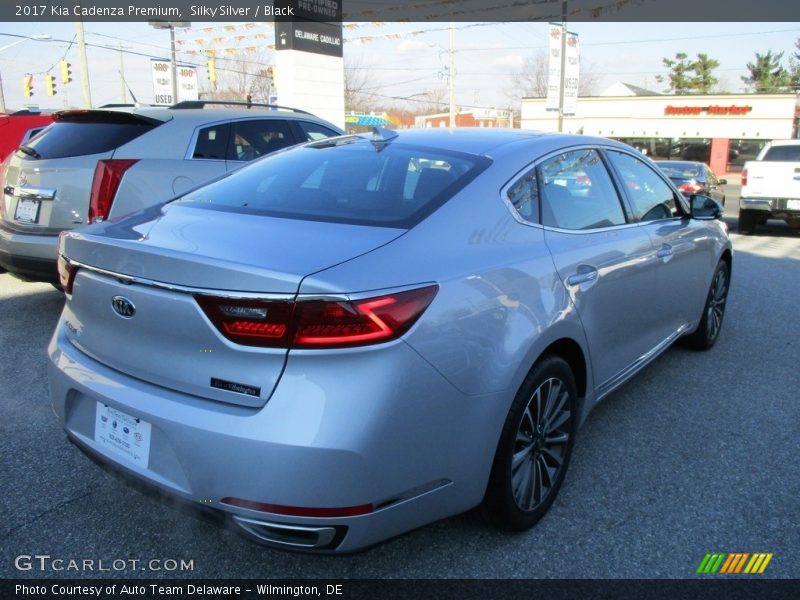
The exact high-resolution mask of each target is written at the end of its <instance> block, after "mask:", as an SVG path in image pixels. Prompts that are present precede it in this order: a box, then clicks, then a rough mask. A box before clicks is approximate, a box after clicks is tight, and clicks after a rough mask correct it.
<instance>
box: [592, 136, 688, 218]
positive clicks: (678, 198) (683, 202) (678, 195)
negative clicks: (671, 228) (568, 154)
mask: <svg viewBox="0 0 800 600" xmlns="http://www.w3.org/2000/svg"><path fill="white" fill-rule="evenodd" d="M599 148H602V149H603V152H609V151H613V152H619V153H620V154H627V155H628V156H631V157H633V158H636V159H638V160H641V159H642V158H644V159H646V160H644V161H642V162H643V163H644V164H645V165H646V166H647V167H649V168H650V170H651V171H653V172H654V173H655V174H656V176H657V177H660V178H661V180H662V181H663V182H664V183H666V184H667V187H669V189H671V190H672V193H673V194H674V196H675V202H676V203H678V204H680V206H681V208H683V210H684V213H685V214H686V218H690V217H691V215H692V210H691V208H692V207H691V206H690V205H689V201H688V200H687V199H686V196H684V195H683V193H682V192H681V191H680V190H678V187H677V186H676V185H675V184H674V183H672V180H671V179H670V178H669V177H667V176H666V174H664V172H663V171H662V170H661V169H659V168H658V165H657V164H655V163H654V162H653V160H652V159H651V158H649V157H647V156H645V155H644V154H641V153H638V154H637V153H636V152H635V151H634V152H631V151H629V150H627V149H626V148H617V147H616V146H599ZM607 160H608V162H609V163H611V159H610V158H607ZM610 168H611V169H612V170H613V171H614V175H617V172H616V169H615V167H614V165H613V163H612V164H610ZM626 203H627V198H626ZM633 208H634V207H633V206H631V209H633ZM631 216H633V217H636V215H631ZM680 218H681V217H672V219H680ZM669 220H671V219H655V220H653V221H641V220H638V218H637V223H655V222H658V221H669Z"/></svg>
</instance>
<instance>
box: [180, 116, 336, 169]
mask: <svg viewBox="0 0 800 600" xmlns="http://www.w3.org/2000/svg"><path fill="white" fill-rule="evenodd" d="M264 120H281V121H285V122H286V123H287V125H289V130H290V131H291V132H292V134H293V135H294V131H293V130H292V126H291V125H290V124H289V122H290V121H300V120H303V121H307V122H309V123H317V121H315V120H314V118H312V115H305V117H304V118H302V119H301V118H300V117H299V116H297V115H291V116H289V115H277V114H276V115H269V114H258V115H252V116H251V115H248V116H246V117H233V118H230V119H219V120H217V121H208V122H207V123H201V124H199V125H195V127H194V130H193V131H192V136H191V137H190V138H189V146H188V147H187V149H186V153H185V154H184V156H183V159H184V160H216V161H220V162H227V161H226V160H225V159H224V158H222V159H220V158H192V155H193V154H194V148H195V146H196V145H197V137H198V136H199V135H200V130H201V129H205V128H206V127H213V126H214V125H233V124H234V123H238V122H240V121H264ZM318 124H319V125H320V126H323V127H327V126H326V125H324V123H322V122H319V123H318ZM296 143H302V142H296Z"/></svg>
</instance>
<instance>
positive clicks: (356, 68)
mask: <svg viewBox="0 0 800 600" xmlns="http://www.w3.org/2000/svg"><path fill="white" fill-rule="evenodd" d="M370 71H371V70H370V68H369V67H367V66H366V65H365V64H364V62H363V61H362V60H361V58H352V57H350V56H348V57H346V58H345V60H344V109H345V111H347V112H356V113H369V112H374V111H375V110H376V108H377V105H378V104H379V102H377V101H376V96H375V95H374V90H375V89H377V88H376V87H375V85H374V83H375V82H374V81H373V80H372V79H373V78H371V77H370Z"/></svg>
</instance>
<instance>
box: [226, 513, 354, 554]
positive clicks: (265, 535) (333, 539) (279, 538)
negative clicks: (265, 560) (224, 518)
mask: <svg viewBox="0 0 800 600" xmlns="http://www.w3.org/2000/svg"><path fill="white" fill-rule="evenodd" d="M232 518H233V522H234V523H235V524H236V525H237V526H239V527H240V528H241V529H243V530H244V531H245V532H246V533H248V534H250V535H251V536H253V537H255V538H257V539H258V540H260V541H262V542H265V543H267V544H274V545H277V546H281V547H283V548H291V549H295V550H334V549H335V548H336V546H338V545H339V544H340V543H341V541H342V539H344V535H345V533H346V532H347V527H309V526H306V525H287V524H285V523H274V522H272V521H261V520H258V519H248V518H245V517H240V516H238V515H233V516H232Z"/></svg>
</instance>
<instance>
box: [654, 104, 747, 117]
mask: <svg viewBox="0 0 800 600" xmlns="http://www.w3.org/2000/svg"><path fill="white" fill-rule="evenodd" d="M751 110H753V107H752V106H736V105H734V104H732V105H730V106H717V105H713V106H673V105H672V104H668V105H667V107H666V108H665V109H664V114H665V115H699V114H701V113H706V114H709V115H746V114H747V113H749V112H750V111H751Z"/></svg>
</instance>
